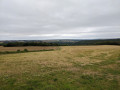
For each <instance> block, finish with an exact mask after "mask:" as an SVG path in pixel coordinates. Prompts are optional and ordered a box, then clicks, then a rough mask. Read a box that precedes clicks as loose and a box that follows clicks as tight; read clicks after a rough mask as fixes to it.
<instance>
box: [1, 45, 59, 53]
mask: <svg viewBox="0 0 120 90" xmlns="http://www.w3.org/2000/svg"><path fill="white" fill-rule="evenodd" d="M24 49H27V50H28V51H37V50H38V51H39V50H51V49H58V47H55V46H25V47H3V46H0V52H5V51H17V50H20V51H23V50H24Z"/></svg>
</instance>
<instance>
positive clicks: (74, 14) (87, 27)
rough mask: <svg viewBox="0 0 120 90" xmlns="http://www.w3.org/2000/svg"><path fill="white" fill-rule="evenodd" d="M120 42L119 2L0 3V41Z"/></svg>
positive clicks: (15, 0)
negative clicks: (104, 39)
mask: <svg viewBox="0 0 120 90" xmlns="http://www.w3.org/2000/svg"><path fill="white" fill-rule="evenodd" d="M101 38H120V0H0V40H41V39H101Z"/></svg>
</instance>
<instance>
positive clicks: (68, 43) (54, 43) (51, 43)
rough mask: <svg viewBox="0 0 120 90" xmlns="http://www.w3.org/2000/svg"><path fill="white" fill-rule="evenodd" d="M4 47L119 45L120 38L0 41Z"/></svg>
mask: <svg viewBox="0 0 120 90" xmlns="http://www.w3.org/2000/svg"><path fill="white" fill-rule="evenodd" d="M0 45H1V46H4V47H15V46H76V45H120V39H104V40H57V41H56V40H51V41H30V40H29V41H23V42H21V41H2V43H0Z"/></svg>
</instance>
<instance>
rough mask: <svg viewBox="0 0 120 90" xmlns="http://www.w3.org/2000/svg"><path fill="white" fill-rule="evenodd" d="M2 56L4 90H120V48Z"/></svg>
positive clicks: (0, 80)
mask: <svg viewBox="0 0 120 90" xmlns="http://www.w3.org/2000/svg"><path fill="white" fill-rule="evenodd" d="M60 48H61V49H60V50H55V51H45V52H28V53H16V54H2V55H0V90H120V46H62V47H60Z"/></svg>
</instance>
